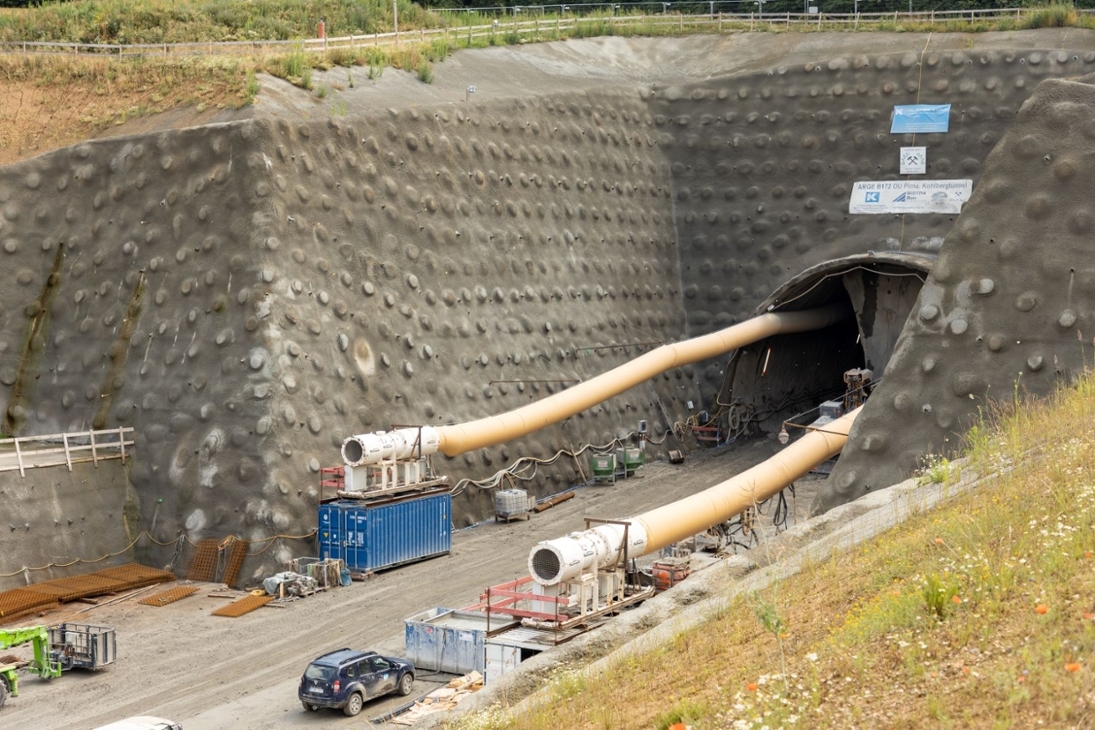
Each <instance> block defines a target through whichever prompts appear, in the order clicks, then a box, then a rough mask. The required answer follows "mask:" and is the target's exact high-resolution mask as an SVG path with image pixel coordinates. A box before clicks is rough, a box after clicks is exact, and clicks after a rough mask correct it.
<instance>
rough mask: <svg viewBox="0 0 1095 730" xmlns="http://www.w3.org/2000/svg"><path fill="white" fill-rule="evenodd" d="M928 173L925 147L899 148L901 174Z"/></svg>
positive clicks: (926, 149)
mask: <svg viewBox="0 0 1095 730" xmlns="http://www.w3.org/2000/svg"><path fill="white" fill-rule="evenodd" d="M927 171H928V148H927V147H902V148H901V174H902V175H923V174H925V173H927Z"/></svg>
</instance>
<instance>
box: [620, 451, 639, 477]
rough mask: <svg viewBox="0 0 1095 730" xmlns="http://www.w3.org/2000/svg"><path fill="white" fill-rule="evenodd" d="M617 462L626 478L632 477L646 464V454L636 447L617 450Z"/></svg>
mask: <svg viewBox="0 0 1095 730" xmlns="http://www.w3.org/2000/svg"><path fill="white" fill-rule="evenodd" d="M616 460H617V463H619V465H620V471H621V472H623V473H624V475H625V476H632V475H633V474H634V473H635V472H636V471H638V470H639V469H641V468H642V467H643V464H644V463H646V452H645V451H643V450H642V449H639V448H635V447H628V448H624V449H616Z"/></svg>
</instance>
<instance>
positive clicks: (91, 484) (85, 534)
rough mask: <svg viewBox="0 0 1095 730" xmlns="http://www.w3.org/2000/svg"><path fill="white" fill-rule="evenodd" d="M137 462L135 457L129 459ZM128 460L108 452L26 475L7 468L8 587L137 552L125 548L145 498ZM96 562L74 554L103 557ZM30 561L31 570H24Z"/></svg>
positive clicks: (1, 572) (1, 528)
mask: <svg viewBox="0 0 1095 730" xmlns="http://www.w3.org/2000/svg"><path fill="white" fill-rule="evenodd" d="M129 463H130V464H131V463H132V461H130V462H129ZM127 470H128V466H127V465H123V464H122V462H121V460H118V459H113V460H104V461H101V462H99V465H98V466H95V465H94V464H92V463H89V462H88V463H77V464H73V465H72V471H69V470H68V469H66V468H65V467H63V466H61V467H46V468H39V469H35V468H31V469H28V470H27V473H26V476H24V477H20V476H19V473H18V472H7V473H5V474H4V479H3V482H0V502H2V503H3V505H4V512H3V522H0V535H3V544H4V547H3V550H2V551H0V552H2V554H3V561H2V566H0V590H6V589H9V588H18V587H19V586H22V585H26V583H27V580H28V578H29V580H31V581H35V582H37V581H42V580H50V579H52V578H63V577H67V576H69V575H78V574H80V573H86V572H88V570H89V569H91V570H95V569H99V568H108V567H111V566H112V565H116V564H118V563H121V562H126V561H129V560H132V559H133V555H134V553H133V552H132V551H129V552H126V551H125V548H126V546H127V545H129V543H130V541H131V540H132V539H133V538H134V537H136V533H135V532H134V531H133V528H134V527H135V526H136V522H137V515H138V513H139V511H140V504H139V498H138V496H137V493H136V490H135V489H134V487H133V485H131V484H130V483H129V479H128V475H127V474H126V472H127ZM113 553H120V554H119V555H117V556H115V557H113V558H108V559H106V560H103V561H100V562H98V563H96V564H95V567H94V568H89V567H88V565H87V564H80V563H77V564H76V565H69V563H71V562H72V561H73V559H74V558H77V557H81V558H87V559H94V558H100V557H102V556H105V555H110V554H113ZM23 568H29V570H28V572H27V573H26V574H24V573H22V572H20V571H21V570H22V569H23Z"/></svg>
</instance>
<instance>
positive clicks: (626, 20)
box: [0, 8, 1095, 57]
mask: <svg viewBox="0 0 1095 730" xmlns="http://www.w3.org/2000/svg"><path fill="white" fill-rule="evenodd" d="M1037 12H1039V9H1038V8H1011V9H987V10H932V11H923V12H912V13H909V12H898V11H894V12H892V13H814V14H808V13H748V14H736V13H722V12H719V13H703V14H696V15H685V14H681V13H658V14H632V15H614V16H605V17H577V16H569V17H563V16H559V17H554V18H551V17H545V18H535V19H532V20H517V16H516V15H515V16H514V18H513V20H505V19H500V20H497V21H495V22H491V23H489V24H483V25H468V26H453V27H447V28H420V29H417V30H410V31H402V32H394V33H372V34H367V35H349V36H342V37H339V38H305V39H301V40H287V41H276V40H270V41H223V42H212V41H210V42H203V43H141V44H134V45H122V44H112V43H63V42H56V41H53V42H44V41H0V52H4V53H61V54H100V55H110V56H117V57H124V56H165V57H166V56H199V55H231V54H237V55H241V54H242V55H254V54H259V53H285V52H288V51H295V50H298V49H299V50H303V51H306V52H313V53H315V52H319V53H321V52H325V51H328V50H331V49H337V48H348V49H357V48H366V47H368V46H375V47H379V46H391V45H398V44H401V43H427V42H430V41H433V40H448V41H450V42H453V41H462V40H464V39H467V40H468V41H469V42H470V41H472V40H474V39H475V38H489V37H491V36H497V35H503V36H504V35H508V34H514V33H516V34H517V35H518V36H519V37H528V36H532V37H533V38H536V37H537V36H539V34H541V33H555V34H561V33H563V32H574V33H581V31H582V28H583V27H586V28H589V27H591V26H597V25H601V26H604V25H609V26H611V27H612V28H613V29H615V30H626V29H628V28H631V29H635V28H636V27H638V28H642V29H652V30H653V29H661V30H676V31H677V32H684V31H685V30H688V31H692V32H695V31H703V30H707V31H711V32H718V33H721V32H723V31H725V30H744V29H749V30H754V29H757V28H762V27H763V28H772V27H775V28H795V27H798V28H802V29H804V30H812V29H815V28H822V27H834V26H837V27H841V26H843V27H848V26H851V27H852V28H859V27H860V26H866V27H870V26H872V25H880V24H883V23H900V22H906V23H929V24H935V23H948V22H951V21H972V22H976V21H986V22H987V21H999V20H1021V19H1022V18H1023V17H1024V16H1028V15H1033V14H1034V13H1037ZM1075 12H1078V13H1081V14H1085V15H1089V14H1093V13H1095V9H1079V8H1077V9H1076V11H1075Z"/></svg>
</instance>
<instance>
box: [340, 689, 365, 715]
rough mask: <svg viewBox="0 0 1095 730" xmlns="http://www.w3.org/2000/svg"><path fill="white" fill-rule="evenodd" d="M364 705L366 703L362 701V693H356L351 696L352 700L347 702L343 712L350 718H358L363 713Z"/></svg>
mask: <svg viewBox="0 0 1095 730" xmlns="http://www.w3.org/2000/svg"><path fill="white" fill-rule="evenodd" d="M364 704H365V701H364V700H363V699H361V693H360V692H354V693H353V694H352V695H350V699H348V700H347V701H346V706H345V707H343V708H342V711H343V712H344V713H346V715H348V716H349V717H357V715H358V714H359V713H360V712H361V708H362V706H363V705H364Z"/></svg>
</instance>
